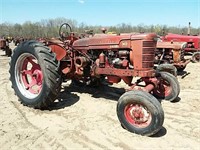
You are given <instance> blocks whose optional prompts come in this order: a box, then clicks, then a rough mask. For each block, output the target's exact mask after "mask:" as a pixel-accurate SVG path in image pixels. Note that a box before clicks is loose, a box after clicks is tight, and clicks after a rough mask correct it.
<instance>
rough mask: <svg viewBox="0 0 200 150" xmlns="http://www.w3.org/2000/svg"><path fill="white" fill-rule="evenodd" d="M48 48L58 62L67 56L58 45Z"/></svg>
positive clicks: (50, 45) (63, 49) (51, 45)
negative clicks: (54, 54)
mask: <svg viewBox="0 0 200 150" xmlns="http://www.w3.org/2000/svg"><path fill="white" fill-rule="evenodd" d="M48 47H50V48H51V50H52V52H54V53H56V59H57V60H59V61H60V60H62V59H63V58H64V57H65V56H66V54H67V51H66V49H65V48H64V47H63V46H62V45H60V44H49V45H48Z"/></svg>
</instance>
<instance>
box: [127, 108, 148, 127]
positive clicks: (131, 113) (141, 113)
mask: <svg viewBox="0 0 200 150" xmlns="http://www.w3.org/2000/svg"><path fill="white" fill-rule="evenodd" d="M125 117H126V119H127V121H128V122H129V123H131V124H133V125H135V126H137V127H146V126H147V125H148V124H149V123H150V121H151V114H150V113H149V112H148V111H147V108H146V107H144V106H142V105H141V104H129V105H128V106H126V108H125Z"/></svg>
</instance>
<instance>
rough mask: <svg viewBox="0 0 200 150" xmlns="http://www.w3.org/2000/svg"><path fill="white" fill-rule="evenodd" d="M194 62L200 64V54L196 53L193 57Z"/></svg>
mask: <svg viewBox="0 0 200 150" xmlns="http://www.w3.org/2000/svg"><path fill="white" fill-rule="evenodd" d="M192 62H194V63H197V62H200V52H195V53H194V54H193V55H192Z"/></svg>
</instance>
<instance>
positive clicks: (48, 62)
mask: <svg viewBox="0 0 200 150" xmlns="http://www.w3.org/2000/svg"><path fill="white" fill-rule="evenodd" d="M9 72H10V80H11V82H12V88H13V89H14V91H15V93H16V95H17V96H18V97H19V101H21V103H22V104H24V105H26V106H29V107H34V108H39V109H44V108H47V107H48V106H49V105H50V104H51V103H52V102H54V100H55V99H56V98H57V95H58V94H59V92H60V85H61V72H60V62H59V61H57V59H56V55H55V53H53V52H52V51H51V50H50V48H49V47H46V46H44V44H42V43H39V42H36V41H27V42H23V43H21V44H20V45H19V46H18V47H17V48H16V49H15V50H14V51H13V55H12V56H11V62H10V71H9Z"/></svg>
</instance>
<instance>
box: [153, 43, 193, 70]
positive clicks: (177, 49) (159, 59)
mask: <svg viewBox="0 0 200 150" xmlns="http://www.w3.org/2000/svg"><path fill="white" fill-rule="evenodd" d="M186 45H187V43H186V42H166V41H160V40H158V42H157V44H156V50H155V64H158V65H160V64H172V65H174V66H175V67H176V70H177V71H183V70H184V69H185V67H186V65H187V64H188V63H189V62H190V61H191V60H190V59H185V57H184V48H185V47H186ZM162 66H164V65H160V66H159V67H162Z"/></svg>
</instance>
